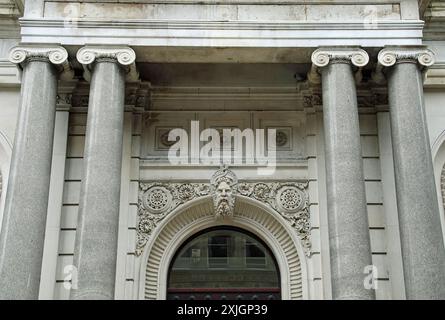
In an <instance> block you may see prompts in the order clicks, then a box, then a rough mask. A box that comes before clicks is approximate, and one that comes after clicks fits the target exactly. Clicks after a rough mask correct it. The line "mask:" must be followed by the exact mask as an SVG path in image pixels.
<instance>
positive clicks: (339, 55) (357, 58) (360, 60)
mask: <svg viewBox="0 0 445 320" xmlns="http://www.w3.org/2000/svg"><path fill="white" fill-rule="evenodd" d="M311 60H312V63H313V64H314V65H315V66H316V67H319V68H322V67H326V66H327V65H328V64H329V63H331V62H335V61H345V62H350V63H352V64H353V65H354V66H356V67H358V68H362V67H364V66H366V65H367V64H368V62H369V55H368V53H367V52H366V51H365V50H363V49H360V48H347V49H346V48H345V49H341V48H333V49H329V48H326V49H325V48H320V49H317V50H315V51H314V52H313V53H312V57H311Z"/></svg>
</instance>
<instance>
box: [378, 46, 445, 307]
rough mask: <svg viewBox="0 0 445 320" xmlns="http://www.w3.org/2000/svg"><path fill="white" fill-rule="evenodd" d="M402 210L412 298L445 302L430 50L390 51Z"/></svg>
mask: <svg viewBox="0 0 445 320" xmlns="http://www.w3.org/2000/svg"><path fill="white" fill-rule="evenodd" d="M378 61H379V63H380V64H381V65H382V66H384V67H386V70H385V71H386V75H387V79H388V98H389V105H390V119H391V137H392V146H393V153H394V171H395V178H396V191H397V207H398V211H399V225H400V236H401V246H402V256H403V268H404V276H405V288H406V298H407V299H445V249H444V245H443V241H442V237H443V235H442V230H441V225H440V216H439V207H438V201H437V194H436V188H435V184H434V175H433V165H432V159H431V149H430V141H429V137H428V129H427V124H426V118H425V109H424V102H423V76H422V69H424V68H426V67H428V66H430V65H432V64H433V63H434V55H433V53H432V52H431V51H430V50H428V49H426V48H424V47H407V48H404V47H401V48H397V47H394V48H390V47H388V48H385V49H383V50H382V51H380V53H379V56H378Z"/></svg>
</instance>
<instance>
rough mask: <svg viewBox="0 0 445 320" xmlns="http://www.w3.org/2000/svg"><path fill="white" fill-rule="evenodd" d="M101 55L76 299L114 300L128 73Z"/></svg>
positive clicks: (90, 134) (78, 242)
mask: <svg viewBox="0 0 445 320" xmlns="http://www.w3.org/2000/svg"><path fill="white" fill-rule="evenodd" d="M96 58H97V61H96V63H95V65H94V67H93V73H92V79H91V89H90V100H89V112H88V122H87V132H86V144H85V152H84V177H83V180H82V187H81V192H80V201H79V219H78V224H77V226H78V227H77V233H76V243H75V252H74V265H75V266H76V267H77V268H78V273H77V274H78V279H77V280H78V282H77V286H78V289H75V290H73V289H72V290H71V299H114V283H115V272H116V255H117V237H118V223H119V199H120V198H119V195H120V181H121V162H122V137H123V115H124V95H125V72H124V70H123V68H122V66H120V65H119V63H118V60H117V59H115V60H113V59H112V58H106V59H104V58H102V59H101V58H100V57H96ZM79 60H81V59H79ZM93 60H94V59H93ZM81 61H82V60H81Z"/></svg>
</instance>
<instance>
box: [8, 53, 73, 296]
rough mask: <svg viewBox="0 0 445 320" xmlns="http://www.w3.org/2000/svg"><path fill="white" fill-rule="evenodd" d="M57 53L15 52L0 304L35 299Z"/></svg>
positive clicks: (61, 58)
mask: <svg viewBox="0 0 445 320" xmlns="http://www.w3.org/2000/svg"><path fill="white" fill-rule="evenodd" d="M67 58H68V54H67V52H66V50H65V49H64V48H62V47H39V46H19V47H15V48H13V49H12V50H11V54H10V60H11V61H12V62H14V63H17V64H21V65H22V67H23V76H22V88H21V101H20V107H19V114H18V121H17V127H16V131H15V139H14V149H13V152H12V160H11V169H10V173H9V181H8V189H7V190H8V191H7V195H6V204H5V210H4V220H3V224H2V230H1V236H0V299H37V298H38V293H39V284H40V273H41V267H42V255H43V244H44V239H45V226H46V215H47V208H48V192H49V180H50V174H51V159H52V148H53V134H54V121H55V112H56V94H57V78H58V74H59V71H61V70H60V68H56V65H57V66H59V67H60V66H61V65H62V64H64V63H66V61H67Z"/></svg>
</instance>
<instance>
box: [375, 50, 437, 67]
mask: <svg viewBox="0 0 445 320" xmlns="http://www.w3.org/2000/svg"><path fill="white" fill-rule="evenodd" d="M377 59H378V62H379V64H380V65H381V66H383V67H392V66H393V65H395V64H396V63H401V62H411V63H413V62H414V63H418V64H419V65H420V66H422V67H423V68H428V67H430V66H432V65H433V64H434V62H435V55H434V52H433V51H431V50H430V49H428V48H427V47H425V46H416V47H385V48H384V49H382V50H381V51H380V52H379V55H378V58H377Z"/></svg>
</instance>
